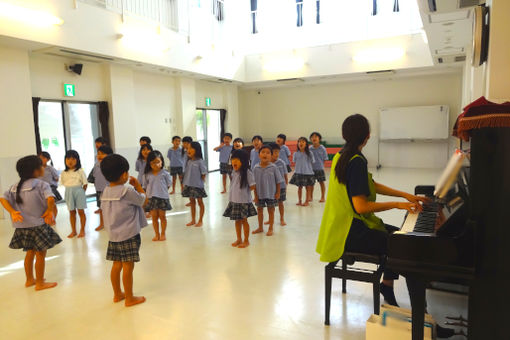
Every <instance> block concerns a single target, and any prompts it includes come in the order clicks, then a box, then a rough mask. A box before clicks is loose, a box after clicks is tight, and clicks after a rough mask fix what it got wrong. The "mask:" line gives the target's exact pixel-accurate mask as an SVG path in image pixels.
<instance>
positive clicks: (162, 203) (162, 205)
mask: <svg viewBox="0 0 510 340" xmlns="http://www.w3.org/2000/svg"><path fill="white" fill-rule="evenodd" d="M145 208H146V209H147V210H148V211H151V210H172V205H171V204H170V200H169V199H168V198H167V199H165V198H159V197H151V198H149V201H148V202H147V206H146V207H145Z"/></svg>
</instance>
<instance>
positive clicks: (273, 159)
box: [265, 143, 289, 227]
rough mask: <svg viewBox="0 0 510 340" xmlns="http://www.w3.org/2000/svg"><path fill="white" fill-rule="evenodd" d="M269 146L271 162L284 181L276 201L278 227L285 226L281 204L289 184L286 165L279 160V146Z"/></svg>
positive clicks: (285, 198) (272, 144)
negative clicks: (271, 150) (278, 214)
mask: <svg viewBox="0 0 510 340" xmlns="http://www.w3.org/2000/svg"><path fill="white" fill-rule="evenodd" d="M269 146H270V147H271V148H272V149H273V153H272V154H271V162H273V164H274V165H276V167H277V168H278V170H279V171H280V175H282V177H283V179H284V181H283V183H282V184H281V185H280V198H279V199H278V211H279V212H280V225H281V226H282V227H283V226H286V225H287V223H285V218H284V215H285V207H284V205H283V202H285V201H286V200H287V185H288V184H289V176H288V173H287V165H286V164H285V162H284V161H283V160H282V159H281V158H280V146H279V145H278V144H276V143H271V144H269ZM265 224H269V221H267V222H266V223H265Z"/></svg>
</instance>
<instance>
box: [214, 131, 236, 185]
mask: <svg viewBox="0 0 510 340" xmlns="http://www.w3.org/2000/svg"><path fill="white" fill-rule="evenodd" d="M231 142H232V134H231V133H228V132H227V133H225V134H224V135H223V143H221V144H220V145H219V146H217V147H215V148H214V151H216V152H219V153H220V174H221V176H222V180H223V191H222V192H221V193H222V194H224V193H226V192H227V176H230V174H231V173H232V166H231V165H230V164H229V159H230V154H231V153H232V148H233V146H232V144H230V143H231Z"/></svg>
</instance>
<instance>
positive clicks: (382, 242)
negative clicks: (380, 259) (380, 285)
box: [345, 220, 399, 280]
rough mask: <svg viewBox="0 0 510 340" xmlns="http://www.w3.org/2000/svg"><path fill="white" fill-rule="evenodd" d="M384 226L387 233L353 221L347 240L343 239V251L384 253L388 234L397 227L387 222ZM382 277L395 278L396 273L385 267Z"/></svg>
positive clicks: (396, 277) (396, 276) (386, 251)
mask: <svg viewBox="0 0 510 340" xmlns="http://www.w3.org/2000/svg"><path fill="white" fill-rule="evenodd" d="M384 227H385V228H386V230H387V231H388V232H387V233H385V232H384V231H379V230H374V229H370V228H369V227H367V226H366V225H365V224H363V222H361V221H359V220H357V221H354V223H353V224H352V226H351V229H350V230H349V234H348V235H347V240H346V241H345V251H349V252H354V253H364V254H374V255H386V254H387V253H388V236H389V234H391V233H394V232H395V231H397V230H399V229H398V228H397V227H394V226H392V225H389V224H385V225H384ZM383 279H384V280H397V279H398V274H397V273H395V272H393V271H391V270H389V269H385V270H384V274H383Z"/></svg>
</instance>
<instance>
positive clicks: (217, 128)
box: [196, 109, 221, 171]
mask: <svg viewBox="0 0 510 340" xmlns="http://www.w3.org/2000/svg"><path fill="white" fill-rule="evenodd" d="M196 115H197V125H196V126H197V141H198V142H199V143H200V144H201V146H202V153H203V154H204V161H205V164H206V166H207V169H208V171H217V170H219V169H220V155H219V153H218V152H216V151H214V148H215V147H217V146H218V145H220V144H221V136H220V135H221V123H220V111H219V110H205V109H197V111H196Z"/></svg>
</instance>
